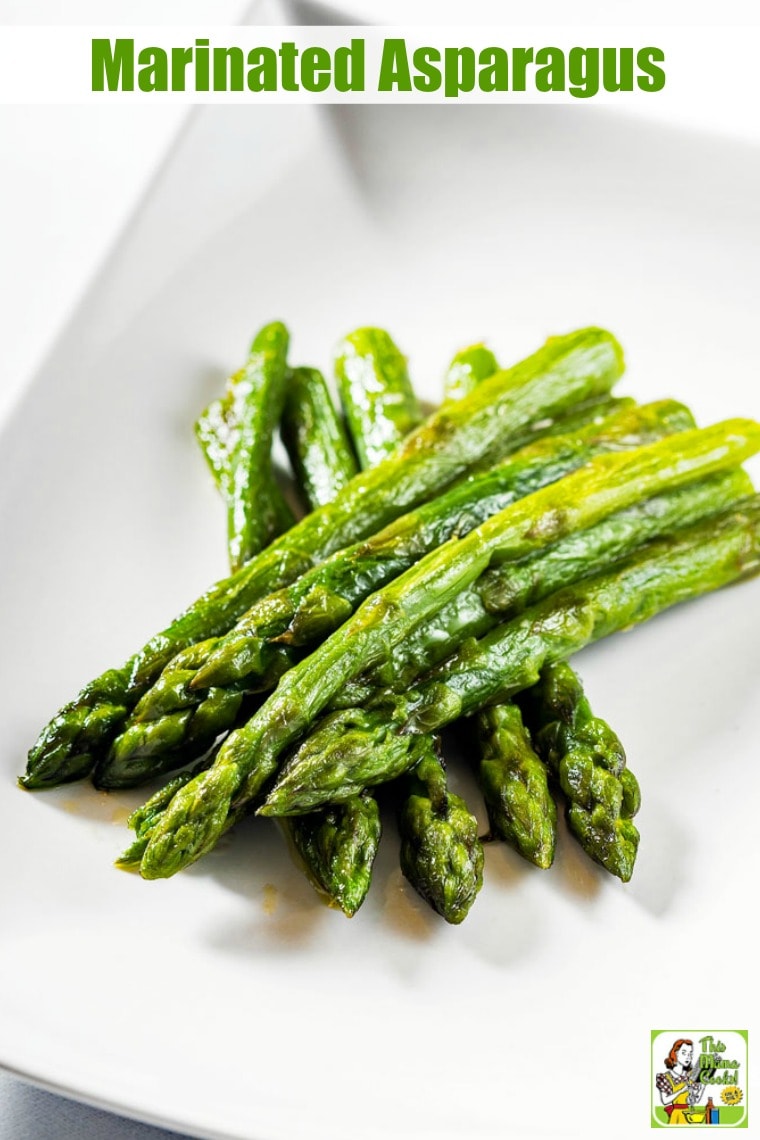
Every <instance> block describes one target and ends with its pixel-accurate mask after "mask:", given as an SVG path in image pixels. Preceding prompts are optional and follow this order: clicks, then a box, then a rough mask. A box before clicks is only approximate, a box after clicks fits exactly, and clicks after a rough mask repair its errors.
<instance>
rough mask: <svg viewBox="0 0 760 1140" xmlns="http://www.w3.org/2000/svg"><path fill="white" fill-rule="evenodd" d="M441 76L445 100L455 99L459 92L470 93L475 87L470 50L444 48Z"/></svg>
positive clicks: (473, 61) (472, 53)
mask: <svg viewBox="0 0 760 1140" xmlns="http://www.w3.org/2000/svg"><path fill="white" fill-rule="evenodd" d="M443 75H444V93H445V95H446V98H447V99H456V97H457V95H458V94H459V92H460V91H472V90H473V88H474V87H475V52H474V51H473V50H472V48H471V47H461V48H451V47H447V48H444V50H443Z"/></svg>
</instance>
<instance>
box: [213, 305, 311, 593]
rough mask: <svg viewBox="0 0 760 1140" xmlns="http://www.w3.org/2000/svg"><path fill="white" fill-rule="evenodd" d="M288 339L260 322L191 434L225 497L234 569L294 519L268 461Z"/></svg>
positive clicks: (276, 324)
mask: <svg viewBox="0 0 760 1140" xmlns="http://www.w3.org/2000/svg"><path fill="white" fill-rule="evenodd" d="M288 340H289V337H288V331H287V329H286V328H285V326H284V325H283V324H282V323H281V322H280V321H274V322H272V323H271V324H269V325H265V326H264V328H262V329H261V330H260V332H258V333H257V334H256V336H255V337H254V340H253V343H252V344H251V349H250V354H249V357H248V360H247V361H246V363H245V365H244V366H243V368H241V369H240V371H239V372H236V373H235V375H234V376H232V377H231V378H230V379H229V380H228V381H227V389H226V392H225V394H224V396H223V397H222V398H221V399H219V400H215V401H214V402H213V403H212V404H211V405H210V406H209V407H208V408H207V409H206V410H205V412H203V413H202V415H201V416H200V418H199V420H198V422H197V424H196V435H197V436H198V440H199V442H200V444H201V447H202V449H203V452H204V454H205V456H206V460H207V462H208V465H209V467H210V468H211V472H212V474H213V476H214V479H215V480H216V483H217V485H218V487H219V489H220V491H221V492H222V494H223V496H224V498H225V500H226V502H227V545H228V549H229V555H230V566H231V568H232V570H233V571H234V570H236V569H238V567H240V566H241V565H242V564H243V563H244V562H247V561H248V560H249V559H250V558H252V557H253V555H254V554H258V553H259V551H261V550H263V549H264V547H265V546H267V545H268V543H269V542H270V541H271V540H272V539H273V538H275V537H277V535H278V534H282V531H283V529H287V527H288V526H291V525H292V524H293V522H294V518H293V514H292V512H291V511H290V508H289V507H288V506H287V504H286V503H285V501H284V499H283V497H282V493H281V491H280V489H279V487H278V486H277V483H276V481H275V478H274V471H273V469H272V461H271V451H272V435H273V433H274V429H275V428H276V426H277V423H278V421H279V418H280V415H281V412H282V407H283V404H284V401H285V384H286V375H287V372H286V358H287V351H288ZM283 524H284V525H283Z"/></svg>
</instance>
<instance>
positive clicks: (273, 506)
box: [195, 338, 295, 542]
mask: <svg viewBox="0 0 760 1140" xmlns="http://www.w3.org/2000/svg"><path fill="white" fill-rule="evenodd" d="M257 347H258V338H256V339H254V341H253V344H252V345H251V349H250V352H251V353H253V352H254V351H257ZM245 377H246V369H245V368H243V369H241V370H240V371H239V372H237V373H235V375H234V376H232V377H231V378H230V379H229V380H228V381H227V390H226V391H225V393H224V395H223V396H221V397H220V398H219V399H217V400H213V401H212V402H211V403H210V404H209V406H208V407H207V408H206V409H205V411H203V412H202V413H201V415H200V416H199V417H198V420H197V421H196V424H195V434H196V437H197V439H198V443H199V444H200V447H201V450H202V452H203V455H204V456H205V459H206V462H207V464H208V466H209V469H210V471H211V474H212V476H213V478H214V482H215V483H216V485H217V487H218V489H219V491H220V492H221V494H222V497H223V498H224V500H225V502H226V503H227V504H228V506H229V504H230V503H231V499H232V474H231V465H232V455H233V454H234V452H235V448H236V446H237V442H238V440H239V437H240V423H239V422H238V420H237V419H236V417H237V416H238V415H239V414H240V413H241V411H244V408H243V407H242V406H241V402H240V400H236V398H235V396H236V393H235V387H236V384H237V383H238V382H239V381H241V380H243V379H245ZM248 494H249V495H250V497H254V496H256V495H257V494H258V495H259V496H261V498H262V500H264V501H265V502H266V504H267V505H268V509H267V510H266V511H265V512H264V514H263V516H262V520H261V521H262V524H263V526H265V527H267V528H268V529H267V532H266V541H267V542H271V541H272V539H274V538H277V536H278V535H280V534H282V533H283V532H284V531H286V530H287V529H288V528H289V527H291V526H292V525H293V523H294V522H295V518H294V516H293V512H292V511H291V509H290V507H289V506H288V504H287V502H286V501H285V498H284V496H283V494H282V491H281V490H280V488H279V485H278V483H277V480H276V479H275V477H274V471H273V470H272V466H271V464H267V463H266V462H263V461H262V463H261V467H260V469H259V471H258V484H257V486H254V487H251V488H249V489H248Z"/></svg>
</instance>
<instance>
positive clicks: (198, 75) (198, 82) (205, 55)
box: [195, 40, 210, 91]
mask: <svg viewBox="0 0 760 1140" xmlns="http://www.w3.org/2000/svg"><path fill="white" fill-rule="evenodd" d="M209 55H210V52H209V49H208V40H196V41H195V90H196V91H208V84H209V71H210V68H209Z"/></svg>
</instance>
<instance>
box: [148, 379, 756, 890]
mask: <svg viewBox="0 0 760 1140" xmlns="http://www.w3.org/2000/svg"><path fill="white" fill-rule="evenodd" d="M487 383H488V382H487V381H486V384H487ZM676 441H677V443H676ZM758 447H760V426H758V425H756V424H754V423H753V422H752V421H747V420H732V421H726V422H724V423H723V424H717V425H714V426H713V427H711V428H704V429H701V430H694V431H687V432H681V433H679V435H678V436H676V437H670V438H666V439H664V440H660V441H658V442H656V443H653V444H650V445H648V446H646V447H641V448H637V449H636V450H635V451H632V452H621V453H617V454H610V455H602V456H597V457H596V458H594V459H593V460H591V461H590V462H589V463H588V464H587V465H586V466H585V467H584V468H582V469H581V470H580V471H577V472H574V473H573V474H571V475H568V476H566V477H565V478H564V479H563V480H561V481H560V482H558V483H555V484H551V485H550V486H548V487H545V488H543V489H542V490H540V491H537V492H535V493H534V494H533V495H530V496H528V497H527V498H526V499H522V500H520V501H519V502H517V503H514V504H513V505H512V506H510V507H508V508H507V509H506V510H505V511H502V512H501V513H500V514H498V515H495V516H494V517H493V518H491V519H488V520H487V521H486V522H485V523H483V524H482V525H481V526H479V527H477V528H476V529H475V530H474V531H472V532H471V533H470V534H469V535H467V536H466V537H465V538H462V539H459V540H456V539H454V540H450V541H449V542H448V543H445V544H444V545H443V546H442V547H440V548H439V549H438V550H436V551H434V552H433V553H432V554H429V555H427V556H426V557H425V558H423V559H422V560H421V562H419V563H417V565H415V566H414V567H412V569H411V570H408V571H407V572H406V573H405V574H402V575H401V576H400V577H399V578H397V579H396V580H395V581H394V582H393V583H391V584H390V585H389V586H386V587H384V588H383V589H382V590H378V591H376V592H375V593H374V594H372V595H370V597H369V598H368V599H367V600H366V601H365V602H363V603H362V605H361V606H360V607H359V609H358V610H357V611H356V613H355V614H354V615H353V617H352V618H350V619H349V620H348V621H347V622H346V623H345V624H344V625H343V626H342V627H341V628H340V629H339V630H338V631H336V633H334V634H332V635H331V636H330V637H329V638H328V639H327V641H325V642H323V643H322V645H321V646H320V647H319V648H318V649H317V650H315V651H314V652H313V653H312V654H311V655H310V656H309V657H307V658H305V659H304V660H303V661H301V662H299V664H297V665H296V666H294V668H292V669H290V670H289V671H288V672H287V673H285V674H284V676H283V677H282V678H281V680H280V683H279V685H278V687H277V689H276V690H275V692H274V693H273V694H272V695H271V696H270V697H269V698H268V700H267V701H266V702H265V703H264V705H263V706H262V707H261V709H259V711H258V712H257V713H256V714H255V715H254V716H253V717H252V718H251V719H250V720H249V721H248V722H247V724H246V725H245V726H244V727H243V728H240V729H238V730H236V731H235V732H233V733H232V734H231V735H230V736H229V737H228V739H227V740H226V741H225V743H224V745H223V746H222V748H221V750H220V753H219V756H218V757H217V761H216V763H215V764H214V766H213V768H211V769H209V771H208V772H206V773H204V774H203V775H201V776H199V777H196V779H195V780H194V781H191V783H190V784H188V785H187V786H186V787H185V788H183V789H181V790H180V791H179V792H178V793H177V795H176V796H175V797H174V799H173V800H172V803H171V805H170V807H169V808H168V809H167V811H166V812H165V813H164V816H163V818H162V820H161V823H160V825H159V827H158V829H157V831H156V833H155V834H154V836H153V838H152V839H151V842H150V844H149V846H148V849H147V850H146V853H145V856H144V857H143V865H142V869H143V873H147V874H151V875H153V876H155V877H159V876H161V875H166V874H172V873H174V871H176V870H179V869H181V867H183V866H185V865H187V864H188V863H190V862H192V861H193V860H195V859H196V858H198V857H199V856H200V855H202V854H204V853H205V852H206V851H207V850H209V849H210V848H211V847H212V846H213V845H214V843H215V842H216V838H217V836H218V834H219V832H220V830H221V829H222V828H223V827H224V826H225V821H226V817H227V813H228V811H229V810H230V808H231V807H232V805H233V804H235V805H236V806H237V805H240V804H243V803H245V802H246V801H248V800H250V799H252V798H253V797H254V796H256V795H257V794H258V793H259V791H260V790H261V788H262V786H263V784H264V783H266V781H268V780H269V779H270V778H271V776H272V775H273V774H274V772H275V771H276V769H277V766H278V763H279V758H280V756H281V754H282V752H283V750H284V749H285V748H286V747H287V746H288V745H290V744H292V743H293V742H294V741H295V740H296V739H297V738H298V737H299V736H300V735H302V734H303V733H304V732H306V730H307V729H308V727H309V726H310V724H312V723H313V722H314V721H315V720H316V718H317V717H318V716H319V714H320V712H322V710H323V709H325V707H326V706H327V705H328V704H329V703H330V701H331V700H333V699H334V697H335V696H336V695H337V694H338V693H339V691H340V690H341V688H342V687H343V686H344V685H345V684H346V683H347V682H348V681H350V680H351V679H352V678H354V677H356V676H357V675H358V674H359V673H361V672H364V671H366V670H368V669H370V668H372V667H374V666H377V665H379V664H381V663H382V661H384V660H387V658H388V657H389V656H390V655H391V654H392V652H393V651H394V649H395V647H396V646H397V645H398V644H399V643H400V642H402V641H403V640H404V638H405V637H406V636H407V635H408V634H409V633H410V632H411V631H412V630H413V629H414V628H416V627H417V626H418V625H419V624H420V623H421V622H423V621H425V620H426V619H427V618H428V617H429V616H430V615H431V614H433V613H435V612H437V611H438V610H440V609H441V608H442V606H444V605H445V604H447V603H448V602H449V601H450V600H451V599H452V598H453V597H455V596H456V595H457V594H458V593H459V592H460V591H461V590H462V589H466V588H467V587H468V586H470V585H472V583H473V582H474V581H476V580H477V579H478V578H479V577H480V575H481V574H482V573H483V572H484V571H485V570H486V569H487V568H488V567H489V566H491V565H494V564H495V565H498V564H501V563H504V562H506V561H509V560H511V559H519V558H521V557H525V556H526V555H528V554H531V553H533V552H535V551H536V550H539V549H542V548H543V547H545V546H548V545H550V544H551V543H553V542H557V541H559V540H560V539H561V538H563V537H565V536H566V535H568V534H570V533H572V532H574V531H576V530H580V529H583V528H585V527H589V526H593V525H594V524H595V523H597V522H599V521H600V520H601V519H602V518H605V517H607V516H609V515H610V514H612V513H613V512H614V511H615V510H618V509H623V508H624V507H626V506H630V505H631V504H632V503H634V502H636V501H639V500H641V499H643V498H647V497H649V496H651V495H653V494H656V493H657V492H659V491H662V490H664V489H666V488H667V487H677V486H681V485H684V484H685V483H687V482H689V481H691V480H695V479H698V478H700V477H704V476H706V475H709V474H711V473H713V472H716V471H719V470H723V469H725V468H727V467H732V466H734V465H736V464H737V463H740V462H742V461H743V460H744V459H745V458H747V457H748V456H749V455H751V454H753V453H754V452H755V451H757V450H758ZM146 861H147V862H146Z"/></svg>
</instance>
